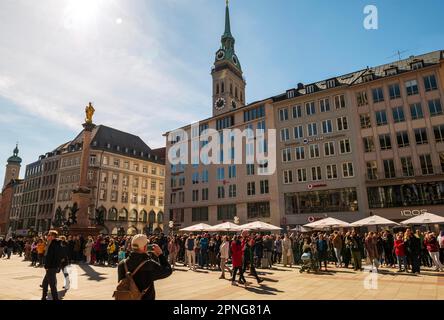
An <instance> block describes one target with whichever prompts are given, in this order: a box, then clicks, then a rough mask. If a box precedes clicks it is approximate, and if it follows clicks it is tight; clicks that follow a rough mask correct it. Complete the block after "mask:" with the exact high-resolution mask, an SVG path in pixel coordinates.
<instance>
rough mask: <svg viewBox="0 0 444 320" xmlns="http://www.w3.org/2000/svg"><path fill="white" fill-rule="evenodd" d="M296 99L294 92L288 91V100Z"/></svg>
mask: <svg viewBox="0 0 444 320" xmlns="http://www.w3.org/2000/svg"><path fill="white" fill-rule="evenodd" d="M292 98H294V90H293V89H292V90H288V91H287V99H292Z"/></svg>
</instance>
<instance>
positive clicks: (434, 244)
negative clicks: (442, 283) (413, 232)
mask: <svg viewBox="0 0 444 320" xmlns="http://www.w3.org/2000/svg"><path fill="white" fill-rule="evenodd" d="M424 244H425V246H426V247H427V251H428V252H429V254H430V257H431V258H432V261H433V264H434V265H435V271H444V270H443V269H444V266H443V265H442V263H441V261H439V243H438V240H437V239H436V235H435V233H434V232H429V233H428V234H427V235H426V237H425V239H424Z"/></svg>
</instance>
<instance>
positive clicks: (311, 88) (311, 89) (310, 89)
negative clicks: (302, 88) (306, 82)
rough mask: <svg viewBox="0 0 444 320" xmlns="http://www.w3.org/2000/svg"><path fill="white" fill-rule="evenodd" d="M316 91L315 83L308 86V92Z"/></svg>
mask: <svg viewBox="0 0 444 320" xmlns="http://www.w3.org/2000/svg"><path fill="white" fill-rule="evenodd" d="M314 91H315V88H314V85H310V86H307V94H308V93H313V92H314Z"/></svg>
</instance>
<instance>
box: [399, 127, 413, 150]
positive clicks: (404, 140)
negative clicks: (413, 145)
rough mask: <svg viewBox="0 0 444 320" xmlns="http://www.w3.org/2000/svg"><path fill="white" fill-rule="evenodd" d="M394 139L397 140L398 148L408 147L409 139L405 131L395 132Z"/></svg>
mask: <svg viewBox="0 0 444 320" xmlns="http://www.w3.org/2000/svg"><path fill="white" fill-rule="evenodd" d="M396 141H397V142H398V148H404V147H408V146H409V145H410V141H409V135H408V133H407V131H401V132H397V133H396Z"/></svg>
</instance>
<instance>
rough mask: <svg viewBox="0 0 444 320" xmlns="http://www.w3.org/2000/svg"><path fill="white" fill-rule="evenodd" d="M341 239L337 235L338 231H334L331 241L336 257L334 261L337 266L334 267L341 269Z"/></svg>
mask: <svg viewBox="0 0 444 320" xmlns="http://www.w3.org/2000/svg"><path fill="white" fill-rule="evenodd" d="M342 241H343V240H342V237H341V235H340V234H339V232H338V231H335V232H334V233H333V239H332V243H333V250H334V252H335V256H336V260H337V264H336V267H337V268H340V267H342Z"/></svg>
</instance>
